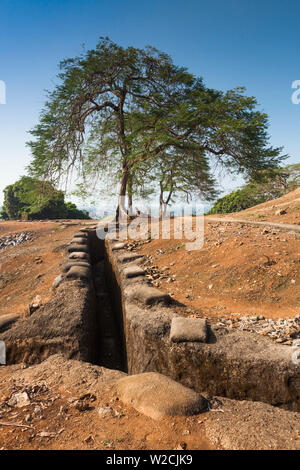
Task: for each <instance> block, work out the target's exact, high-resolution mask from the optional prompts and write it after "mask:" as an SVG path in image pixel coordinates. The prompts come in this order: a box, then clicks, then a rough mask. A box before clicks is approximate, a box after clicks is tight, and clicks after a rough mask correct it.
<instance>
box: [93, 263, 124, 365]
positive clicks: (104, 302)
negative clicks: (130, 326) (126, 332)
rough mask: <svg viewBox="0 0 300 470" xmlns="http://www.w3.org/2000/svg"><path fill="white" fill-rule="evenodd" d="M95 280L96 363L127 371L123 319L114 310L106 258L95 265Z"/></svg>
mask: <svg viewBox="0 0 300 470" xmlns="http://www.w3.org/2000/svg"><path fill="white" fill-rule="evenodd" d="M93 280H94V287H95V294H96V319H97V323H98V331H99V334H98V335H97V337H98V339H97V344H96V357H95V363H96V365H100V366H103V367H107V368H109V369H117V370H121V371H126V369H127V367H126V359H125V357H124V356H125V355H124V348H123V331H122V321H121V319H120V318H119V315H118V312H116V311H114V308H113V302H112V299H111V298H110V292H111V291H110V290H109V288H108V286H107V280H106V275H105V263H104V259H103V260H101V261H98V262H97V263H95V264H94V266H93Z"/></svg>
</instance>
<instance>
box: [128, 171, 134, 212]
mask: <svg viewBox="0 0 300 470" xmlns="http://www.w3.org/2000/svg"><path fill="white" fill-rule="evenodd" d="M132 192H133V191H132V179H131V176H128V183H127V197H128V215H129V216H131V215H133V209H132Z"/></svg>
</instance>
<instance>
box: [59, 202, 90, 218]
mask: <svg viewBox="0 0 300 470" xmlns="http://www.w3.org/2000/svg"><path fill="white" fill-rule="evenodd" d="M65 207H66V209H67V217H66V219H89V218H90V217H89V213H88V211H86V210H80V209H78V208H77V207H76V204H74V203H73V202H66V203H65Z"/></svg>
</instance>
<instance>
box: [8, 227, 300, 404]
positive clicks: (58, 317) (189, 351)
mask: <svg viewBox="0 0 300 470" xmlns="http://www.w3.org/2000/svg"><path fill="white" fill-rule="evenodd" d="M86 231H87V232H88V233H87V244H88V247H87V249H88V252H89V257H90V264H91V273H92V276H91V280H90V282H86V281H85V282H81V281H79V282H78V281H74V282H67V281H66V282H63V283H62V289H61V290H60V291H59V292H58V293H57V295H55V296H53V299H52V300H50V301H49V303H47V304H45V308H44V309H41V311H39V310H37V312H35V313H34V314H33V315H32V316H30V317H29V318H27V319H26V320H24V321H22V322H20V324H19V325H18V322H17V323H16V326H12V327H11V328H10V329H8V330H7V331H4V332H2V333H1V331H0V339H1V340H4V342H5V344H6V347H7V364H16V363H25V364H27V365H32V364H37V363H40V362H42V361H44V360H45V359H47V358H48V357H49V356H51V355H52V354H57V353H61V354H63V355H64V356H65V357H67V358H68V359H77V360H81V361H85V362H90V363H92V364H95V365H99V366H103V367H105V368H108V369H115V370H120V371H123V372H126V373H129V374H140V373H143V372H159V373H161V374H164V375H167V376H169V377H170V378H172V379H173V380H175V381H178V382H180V383H182V384H183V385H185V386H187V387H189V388H192V389H194V390H196V391H198V392H203V391H207V392H208V393H210V394H211V395H215V396H225V397H228V398H233V399H237V400H252V401H262V402H265V403H269V404H271V405H275V406H280V407H283V408H286V409H289V410H294V411H300V373H299V367H297V366H296V365H294V364H293V363H292V362H291V360H290V357H286V355H285V353H280V355H279V353H277V352H276V355H275V356H274V357H272V356H271V355H272V354H273V348H274V346H273V345H270V344H269V343H266V342H264V343H263V345H262V346H259V347H258V346H257V342H256V340H255V338H253V337H252V336H251V335H250V336H246V337H245V336H244V334H243V333H239V336H238V337H236V336H234V335H233V334H228V335H222V334H220V336H219V337H218V338H216V341H214V342H208V343H207V344H201V343H199V344H198V343H181V344H176V345H174V344H172V343H170V340H169V330H170V323H171V320H172V318H173V313H172V308H167V309H166V308H165V309H164V308H163V307H161V306H157V307H156V308H155V307H153V308H152V307H151V308H149V307H148V306H146V307H145V306H141V305H136V304H132V303H130V302H128V299H127V298H125V296H124V292H123V290H124V288H125V287H126V281H125V280H124V278H123V277H122V274H121V271H122V270H121V271H120V269H119V268H120V267H119V266H118V256H117V255H116V256H115V255H114V251H112V250H111V249H110V244H109V243H105V241H104V240H101V239H99V238H98V237H97V234H96V230H93V229H89V230H86ZM134 288H135V289H138V284H134ZM260 341H266V340H265V339H264V338H262V339H261V340H260ZM276 347H277V348H278V347H279V348H280V346H276ZM282 348H283V346H282ZM267 384H272V386H271V387H269V386H267Z"/></svg>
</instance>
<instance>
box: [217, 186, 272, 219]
mask: <svg viewBox="0 0 300 470" xmlns="http://www.w3.org/2000/svg"><path fill="white" fill-rule="evenodd" d="M260 202H264V201H263V200H259V199H257V198H256V195H254V194H253V193H251V191H249V189H248V188H244V189H238V190H236V191H233V192H232V193H230V194H227V195H226V196H223V197H221V198H220V199H218V200H217V201H216V202H215V204H214V206H213V207H212V208H211V209H210V211H209V212H208V214H226V213H228V212H239V211H242V210H243V209H247V208H248V207H252V206H255V205H256V204H259V203H260Z"/></svg>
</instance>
